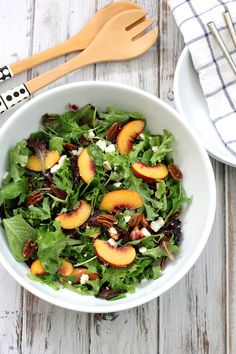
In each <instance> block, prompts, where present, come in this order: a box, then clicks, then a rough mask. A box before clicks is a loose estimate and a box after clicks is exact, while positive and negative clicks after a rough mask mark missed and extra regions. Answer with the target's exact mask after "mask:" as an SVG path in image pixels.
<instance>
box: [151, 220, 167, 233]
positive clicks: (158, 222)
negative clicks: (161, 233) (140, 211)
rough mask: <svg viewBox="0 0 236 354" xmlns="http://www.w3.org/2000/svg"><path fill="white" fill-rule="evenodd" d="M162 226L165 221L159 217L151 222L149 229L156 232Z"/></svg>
mask: <svg viewBox="0 0 236 354" xmlns="http://www.w3.org/2000/svg"><path fill="white" fill-rule="evenodd" d="M164 224H165V221H164V220H163V219H162V218H161V217H159V218H158V219H157V220H156V221H152V222H151V224H150V227H151V229H152V230H153V231H154V232H157V231H158V230H159V229H160V228H161V227H162V226H164Z"/></svg>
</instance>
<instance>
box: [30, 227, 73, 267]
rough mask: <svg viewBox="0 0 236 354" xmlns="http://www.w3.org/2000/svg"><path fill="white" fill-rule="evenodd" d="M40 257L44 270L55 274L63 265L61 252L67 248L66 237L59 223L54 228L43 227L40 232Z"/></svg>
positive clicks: (38, 240)
mask: <svg viewBox="0 0 236 354" xmlns="http://www.w3.org/2000/svg"><path fill="white" fill-rule="evenodd" d="M37 243H38V257H39V259H40V261H41V263H42V266H43V267H44V269H45V270H46V271H47V272H48V273H50V274H55V273H56V272H57V270H58V269H59V268H60V266H61V264H62V260H61V259H60V255H61V252H62V251H63V250H64V248H65V247H66V244H67V242H66V237H65V236H64V235H63V233H62V231H61V228H60V226H59V224H58V223H57V222H54V223H53V227H50V226H49V227H48V226H46V225H45V226H41V227H40V228H39V230H38V238H37Z"/></svg>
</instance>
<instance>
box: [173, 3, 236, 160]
mask: <svg viewBox="0 0 236 354" xmlns="http://www.w3.org/2000/svg"><path fill="white" fill-rule="evenodd" d="M169 6H170V9H171V11H172V13H173V15H174V17H175V20H176V23H177V25H178V27H179V29H180V31H181V32H182V34H183V37H184V41H185V44H186V45H187V46H188V49H189V51H190V54H191V56H192V60H193V64H194V67H195V69H196V71H197V72H198V75H199V79H200V83H201V86H202V89H203V92H204V95H205V97H206V100H207V104H208V110H209V116H210V118H211V120H212V122H213V123H214V125H215V127H216V129H217V131H218V133H219V135H220V137H221V139H222V140H223V142H224V144H225V145H226V146H227V147H228V149H229V150H230V151H231V152H232V153H233V154H234V155H235V154H236V76H235V74H234V73H233V71H232V69H231V67H230V65H229V64H228V62H227V60H226V59H225V57H224V56H223V53H222V51H221V49H220V48H219V46H218V44H217V43H216V41H215V38H214V37H213V35H212V34H211V33H210V31H209V29H208V26H207V24H208V23H209V22H211V21H214V23H215V25H216V27H217V29H218V31H219V32H220V34H221V36H222V38H223V39H224V42H225V44H226V46H227V48H228V50H229V52H230V54H231V56H232V58H233V60H234V61H235V63H236V48H235V46H234V43H233V41H232V39H231V37H230V34H229V31H228V29H227V26H226V23H225V20H224V17H223V15H222V14H223V12H226V11H229V12H230V14H231V17H232V20H233V24H234V26H236V0H185V1H183V0H169ZM235 28H236V27H235ZM193 109H194V107H193Z"/></svg>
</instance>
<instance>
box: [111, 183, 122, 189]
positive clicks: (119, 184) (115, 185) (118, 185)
mask: <svg viewBox="0 0 236 354" xmlns="http://www.w3.org/2000/svg"><path fill="white" fill-rule="evenodd" d="M113 186H114V187H116V188H119V187H120V186H122V183H121V182H115V183H113Z"/></svg>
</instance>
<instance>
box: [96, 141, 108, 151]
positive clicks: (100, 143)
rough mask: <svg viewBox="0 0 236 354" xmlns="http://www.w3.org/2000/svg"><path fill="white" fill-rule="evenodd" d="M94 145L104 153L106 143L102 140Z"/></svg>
mask: <svg viewBox="0 0 236 354" xmlns="http://www.w3.org/2000/svg"><path fill="white" fill-rule="evenodd" d="M96 145H97V146H98V147H99V148H100V149H101V150H102V151H105V149H106V146H107V144H106V142H105V141H104V140H98V141H97V142H96Z"/></svg>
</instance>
